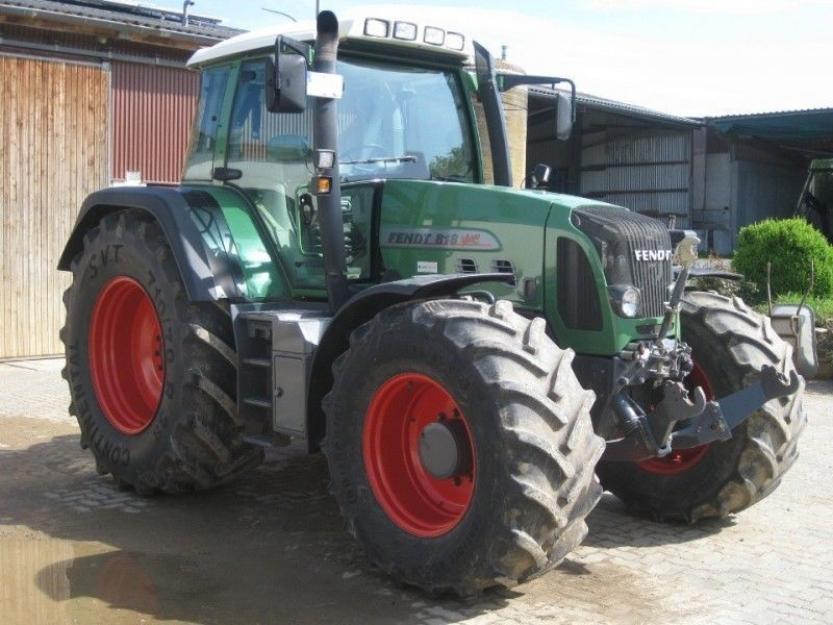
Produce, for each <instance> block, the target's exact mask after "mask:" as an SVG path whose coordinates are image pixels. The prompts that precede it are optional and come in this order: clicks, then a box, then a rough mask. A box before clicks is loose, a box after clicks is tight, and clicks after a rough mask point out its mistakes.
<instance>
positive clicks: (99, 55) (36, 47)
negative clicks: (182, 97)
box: [0, 35, 187, 69]
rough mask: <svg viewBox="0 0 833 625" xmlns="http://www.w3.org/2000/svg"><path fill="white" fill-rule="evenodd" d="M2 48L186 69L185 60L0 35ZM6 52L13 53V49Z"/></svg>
mask: <svg viewBox="0 0 833 625" xmlns="http://www.w3.org/2000/svg"><path fill="white" fill-rule="evenodd" d="M3 48H14V49H17V50H28V51H34V52H42V53H52V54H61V55H66V56H76V57H80V58H83V59H94V60H96V61H99V62H105V61H121V62H124V63H135V64H137V65H153V66H155V67H170V68H174V69H187V68H186V65H185V61H182V62H177V61H171V60H168V59H153V58H150V57H146V56H134V55H132V54H121V53H119V52H111V51H106V50H105V51H102V50H84V49H83V48H71V47H68V46H57V45H49V44H46V43H34V42H31V41H22V40H19V39H8V38H6V37H3V36H2V35H0V54H3V53H4V52H6V50H3ZM8 52H10V53H12V54H13V53H14V50H9V51H8Z"/></svg>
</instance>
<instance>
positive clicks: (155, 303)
mask: <svg viewBox="0 0 833 625" xmlns="http://www.w3.org/2000/svg"><path fill="white" fill-rule="evenodd" d="M72 274H73V281H72V285H71V286H70V288H69V289H68V290H67V291H66V292H65V293H64V304H65V306H66V311H67V319H66V325H65V327H64V328H63V329H62V330H61V340H62V341H63V343H64V346H65V349H66V361H67V366H66V367H65V368H64V370H63V376H64V378H65V379H66V380H67V382H68V383H69V388H70V394H71V396H72V403H71V404H70V412H71V413H72V414H73V415H75V416H76V417H77V419H78V423H79V425H80V427H81V446H82V447H84V448H90V449H91V451H92V452H93V455H94V456H95V459H96V465H97V468H98V471H99V473H102V474H103V473H110V474H112V475H113V477H114V479H115V480H116V483H117V484H119V486H120V487H125V486H127V485H129V486H133V487H134V488H135V489H136V491H137V492H138V493H140V494H142V495H150V494H152V493H153V492H155V491H157V490H159V491H164V492H167V493H178V492H184V491H192V490H198V489H206V488H211V487H213V486H216V485H218V484H221V483H223V482H226V481H228V480H230V479H232V478H234V477H236V476H238V475H240V474H241V473H243V472H244V471H246V470H248V469H251V468H253V467H255V466H257V465H258V464H259V463H260V462H261V460H262V457H263V452H262V451H261V450H260V449H258V448H255V447H253V446H251V445H249V444H246V443H244V442H243V441H242V440H241V437H240V435H241V431H242V427H241V425H242V424H240V423H238V422H237V408H236V401H235V387H236V365H237V362H236V360H237V358H236V354H235V352H234V348H233V347H232V346H233V345H234V339H233V335H232V328H231V318H230V316H229V313H228V311H227V310H226V309H224V308H222V307H221V306H220V305H218V304H198V303H189V302H188V299H187V297H186V296H185V292H184V288H183V285H182V281H181V279H180V276H179V272H178V269H177V266H176V263H175V262H174V258H173V255H172V253H171V250H170V248H169V247H168V244H167V242H166V240H165V236H164V234H163V232H162V230H161V229H160V228H159V226H158V225H157V224H156V222H155V221H153V220H152V219H151V218H150V217H149V216H147V215H146V214H144V213H143V212H142V211H138V210H127V211H120V212H117V213H112V214H109V215H107V216H105V217H104V218H103V219H102V220H101V222H100V223H99V224H98V225H96V226H95V227H93V228H92V229H90V230H89V231H88V232H87V233H86V235H85V237H84V247H83V250H82V251H81V252H80V253H79V254H78V255H77V256H76V257H75V258H74V259H73V261H72ZM119 282H123V283H129V284H132V285H134V286H135V285H138V287H136V288H138V291H139V292H141V291H144V293H145V295H146V296H147V297H148V298H149V305H152V308H153V309H154V311H155V316H156V319H157V320H158V323H159V325H158V328H159V329H160V330H161V341H160V352H161V353H160V354H159V358H160V362H159V368H160V370H164V374H163V379H162V381H161V382H160V385H161V388H160V389H159V392H158V393H157V399H156V400H154V402H153V404H152V405H155V406H156V408H155V410H154V408H153V407H151V408H150V411H151V412H150V413H149V414H147V415H146V418H143V420H142V422H141V424H139V425H138V426H136V427H126V424H127V425H131V424H135V419H134V420H133V421H131V420H130V418H129V417H125V416H124V414H123V412H124V411H122V412H120V411H119V408H118V407H119V405H121V406H127V407H128V411H127V412H129V409H130V408H131V406H130V405H129V404H128V403H125V402H129V400H130V398H132V397H136V396H137V395H136V393H134V392H132V391H131V389H130V388H129V384H128V382H129V379H128V378H125V377H124V376H121V377H119V376H117V377H116V381H115V383H114V384H115V386H117V387H118V386H119V385H121V387H123V388H124V392H123V393H121V394H119V393H118V392H115V393H111V394H110V395H108V394H107V393H106V392H104V391H103V390H102V389H103V388H104V387H103V386H102V383H101V381H100V379H95V380H94V375H93V372H94V371H97V372H99V373H97V375H99V376H101V375H105V377H106V372H107V369H108V365H109V364H111V363H110V362H109V360H111V359H115V362H119V359H122V358H123V357H124V354H125V353H129V352H130V351H133V350H135V349H136V345H137V342H141V340H142V339H141V337H136V336H132V335H131V332H132V330H131V328H132V327H133V326H132V325H131V324H129V323H127V322H123V321H122V320H121V319H119V317H118V315H116V316H115V317H112V318H111V319H109V320H107V323H109V324H111V325H113V327H114V328H115V330H114V331H113V330H111V331H110V336H111V338H110V339H109V343H108V342H107V341H105V343H106V344H107V345H109V350H110V351H109V352H107V351H101V348H96V347H95V340H94V341H93V342H92V343H91V339H90V334H91V332H92V331H93V330H95V333H94V337H95V336H98V335H102V334H103V335H104V336H107V332H102V331H101V330H100V329H96V328H98V325H96V324H97V323H98V322H96V321H95V319H96V318H97V316H96V311H97V310H99V308H100V306H99V304H100V302H101V301H103V298H105V297H107V296H108V295H107V293H108V291H107V287H108V285H110V286H112V285H113V284H114V283H119ZM139 287H140V288H139ZM111 290H112V289H111ZM102 293H104V295H102ZM123 308H124V309H125V310H127V311H129V310H130V309H132V308H134V306H132V305H130V304H128V305H126V306H124V307H123ZM113 332H115V334H113ZM137 367H138V366H137ZM111 368H112V367H111ZM121 368H124V367H123V366H122V367H121ZM101 372H104V373H103V374H102V373H101ZM111 386H112V385H111ZM157 401H158V403H156V402H157ZM120 402H121V404H120Z"/></svg>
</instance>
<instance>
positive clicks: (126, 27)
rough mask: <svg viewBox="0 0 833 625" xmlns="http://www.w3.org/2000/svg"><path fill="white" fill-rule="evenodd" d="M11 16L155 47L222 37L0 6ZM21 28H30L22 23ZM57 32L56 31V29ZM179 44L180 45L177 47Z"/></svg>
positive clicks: (0, 10)
mask: <svg viewBox="0 0 833 625" xmlns="http://www.w3.org/2000/svg"><path fill="white" fill-rule="evenodd" d="M2 15H12V16H15V17H21V18H25V19H38V18H40V19H46V20H50V21H53V22H57V23H60V24H71V25H80V26H84V27H86V28H87V29H88V30H92V28H91V27H96V26H98V27H108V28H112V29H114V30H116V31H118V33H119V35H121V34H122V33H125V32H127V33H132V34H134V35H141V36H144V37H152V38H153V41H152V43H154V44H156V45H163V46H168V47H172V48H182V47H183V46H182V45H181V44H182V43H189V44H193V46H192V47H193V48H198V47H202V46H211V45H214V44H215V43H218V42H220V41H223V40H224V38H223V37H210V36H207V35H197V34H193V33H184V32H181V31H175V30H165V29H162V28H155V27H152V26H141V25H137V24H128V23H125V22H119V21H116V20H107V19H101V18H96V17H85V16H82V15H70V14H67V13H60V12H58V11H50V10H47V9H33V8H28V7H16V6H10V5H7V4H2V5H0V16H2ZM20 25H21V26H30V25H29V24H25V23H22V24H20ZM56 30H57V29H56ZM177 44H180V45H177Z"/></svg>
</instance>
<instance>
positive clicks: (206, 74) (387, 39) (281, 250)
mask: <svg viewBox="0 0 833 625" xmlns="http://www.w3.org/2000/svg"><path fill="white" fill-rule="evenodd" d="M314 38H315V27H314V24H312V23H310V24H308V25H303V24H301V25H295V24H293V25H291V26H290V27H288V28H281V29H271V30H268V31H265V32H263V33H260V34H252V35H243V36H241V37H237V38H235V39H232V40H229V41H227V42H224V43H221V44H219V45H217V46H214V47H212V48H209V49H206V50H201V51H199V52H197V53H196V54H195V55H194V56H193V58H192V59H191V61H190V65H191V66H192V67H194V68H198V69H201V70H202V74H203V86H202V95H201V100H200V107H199V112H198V114H197V119H196V123H195V130H194V136H193V139H192V147H191V150H190V152H189V157H188V160H187V163H186V166H185V170H184V175H183V182H184V183H185V184H189V185H204V184H206V183H209V184H212V185H215V186H233V188H234V189H235V190H237V191H238V192H240V193H242V194H243V195H245V198H246V200H248V202H250V203H251V204H252V205H253V206H254V207H256V209H257V213H258V215H257V219H258V220H260V221H262V227H263V228H265V229H266V230H268V232H269V243H270V244H271V245H267V246H266V248H264V247H263V246H261V245H260V242H257V243H256V244H255V246H254V247H253V248H252V249H249V250H247V249H246V246H245V245H242V246H240V249H239V252H240V254H241V259H242V261H243V263H244V264H245V265H246V266H248V267H249V268H250V271H249V273H250V276H249V279H248V280H247V291H246V292H247V296H248V297H250V298H251V297H262V298H270V297H274V296H279V295H280V294H283V293H286V292H289V293H291V294H295V295H303V296H309V297H313V298H314V297H316V296H321V295H323V289H324V288H325V282H326V281H325V274H326V273H327V271H326V268H325V262H326V256H327V254H326V253H324V249H323V239H324V238H325V237H326V235H325V234H324V233H323V232H322V227H323V229H326V228H327V227H328V224H327V223H324V222H322V215H325V214H326V213H327V211H326V209H323V210H322V206H321V204H322V202H326V201H328V200H330V201H334V202H335V203H336V204H338V206H339V208H340V211H338V212H340V221H341V223H340V224H334V227H335V228H336V229H337V230H338V231H339V236H338V237H336V238H337V241H338V246H341V245H342V242H343V245H344V263H345V267H344V269H343V271H342V270H341V269H340V268H339V269H336V271H337V272H338V273H339V274H341V273H343V274H344V275H345V276H346V279H347V281H348V284H347V285H346V286H342V287H340V291H341V292H342V293H350V292H355V290H356V289H360V288H362V287H363V285H365V286H366V285H368V284H372V283H375V282H379V281H380V280H381V279H382V278H383V276H384V274H385V272H386V270H388V269H392V270H393V271H395V272H396V273H397V275H401V276H406V275H409V274H410V273H417V272H418V271H417V269H418V268H417V266H416V265H414V266H413V267H408V268H400V267H392V265H396V264H397V260H396V259H395V258H393V257H395V256H397V255H401V251H402V248H403V247H406V246H407V243H403V241H412V242H413V241H418V240H417V239H414V238H413V237H414V236H416V237H419V236H420V234H421V235H422V239H423V240H425V238H426V236H427V237H428V238H431V237H433V239H434V242H436V243H438V244H439V247H437V246H430V245H429V246H428V248H429V249H430V250H432V251H428V252H427V256H426V257H425V258H421V259H418V261H417V262H419V261H421V262H422V270H420V271H419V272H421V273H426V272H428V273H434V272H447V271H448V270H449V269H451V270H455V268H457V267H492V266H495V267H497V266H501V267H503V268H511V267H513V266H514V265H515V264H518V261H514V262H513V259H511V258H507V257H506V256H505V255H504V256H503V257H487V258H482V259H481V258H476V257H475V258H472V257H471V255H466V254H455V253H453V252H455V251H458V250H459V251H464V250H465V249H466V248H465V247H464V246H463V247H461V246H460V245H458V244H457V242H458V241H459V242H462V241H467V242H469V243H476V242H477V241H481V240H485V239H489V238H490V234H489V233H483V232H481V231H480V230H479V229H477V228H475V229H454V228H450V227H445V228H443V229H442V230H441V231H438V232H436V233H434V234H432V233H427V232H421V233H420V232H411V230H412V229H414V228H415V227H417V228H418V227H423V226H425V225H426V224H425V223H416V222H417V221H420V217H419V215H418V213H417V212H416V211H414V212H413V214H412V215H411V216H410V217H408V216H405V218H406V223H402V221H401V219H400V216H399V215H397V216H394V211H393V209H392V207H393V206H394V205H396V204H397V202H395V200H394V199H392V198H395V197H396V194H397V190H399V197H400V198H401V197H402V193H406V192H407V193H418V194H422V195H423V196H425V195H426V194H436V193H437V192H438V189H442V185H443V184H445V183H467V184H469V185H472V184H482V183H483V182H484V179H485V175H484V159H483V157H482V154H481V149H480V145H481V138H480V137H479V135H478V124H477V119H476V113H475V107H476V106H482V107H483V110H484V113H485V116H486V118H487V120H488V122H489V123H488V126H487V132H488V134H489V139H490V144H491V145H492V151H493V154H494V156H492V158H491V159H490V161H491V162H492V163H494V174H495V175H494V179H495V182H496V183H497V184H499V185H503V186H510V185H511V175H510V173H509V157H508V153H507V147H506V139H505V135H506V132H505V128H504V126H503V112H502V103H501V100H500V91H501V90H502V89H508V88H512V87H514V86H516V85H518V84H522V83H525V82H547V83H550V84H556V83H558V82H562V81H563V80H564V79H560V78H556V77H535V76H531V77H527V76H523V77H519V76H500V75H498V74H497V73H496V72H495V71H494V68H493V63H492V59H491V57H490V55H489V54H488V52H487V51H486V50H485V49H484V48H482V47H481V46H479V45H478V44H476V43H473V42H470V41H469V40H468V39H467V38H466V37H465V36H464V35H463V34H460V33H457V32H453V31H447V30H445V29H443V28H439V27H436V26H433V25H431V24H423V23H419V22H417V21H409V20H403V19H401V16H400V18H395V16H388V17H386V18H383V17H380V16H378V15H375V14H374V15H372V16H361V17H356V18H353V19H347V20H343V21H342V22H341V24H340V29H339V46H338V58H337V60H335V63H334V66H333V68H332V73H331V74H323V73H321V72H316V71H313V63H314V59H313V57H314V52H313V50H312V48H311V47H310V42H312V40H313V39H314ZM473 59H476V63H475V62H474V61H473ZM333 78H337V80H336V81H335V82H336V83H337V84H336V87H335V89H336V91H335V92H334V93H333V94H331V95H336V96H337V97H335V98H333V100H334V104H336V105H337V113H336V114H335V118H334V126H335V127H336V133H335V136H334V137H333V138H332V139H333V141H332V143H333V145H329V146H321V145H318V146H316V145H314V143H315V139H314V138H315V136H316V132H315V119H314V117H315V116H314V114H313V111H314V109H315V100H316V97H315V96H313V95H308V94H311V93H315V92H316V91H315V90H316V89H319V90H320V89H321V88H324V89H326V88H327V87H326V85H327V83H328V82H329V83H333V80H332V79H333ZM567 82H569V81H567ZM570 84H572V83H570ZM287 85H301V86H302V88H301V90H300V91H297V90H296V91H293V90H292V89H290V88H289V87H287ZM322 85H324V86H323V87H322ZM573 107H574V104H573V102H571V101H569V99H567V98H566V97H565V100H564V102H563V103H562V104H560V110H561V112H562V114H561V116H560V122H559V123H560V124H561V128H560V130H559V132H560V134H561V135H563V136H568V135H569V126H570V125H571V124H572V114H573V112H574V111H573ZM565 112H566V115H565ZM318 138H319V143H320V139H321V133H320V132H319V133H318ZM336 145H337V146H338V149H337V150H336V149H335V146H336ZM316 148H317V151H316ZM322 150H323V152H325V153H327V154H329V153H333V154H334V155H335V158H336V162H334V163H331V165H332V166H331V167H330V168H329V169H330V175H328V176H324V178H326V179H327V180H331V182H328V184H330V185H331V186H330V187H328V189H327V191H326V193H319V192H318V191H319V190H318V189H314V188H312V187H311V182H310V181H311V179H312V178H313V177H314V176H315V175H316V165H317V163H316V159H317V158H318V157H319V155H320V153H321V151H322ZM404 183H412V184H404ZM419 183H429V184H419ZM430 183H433V184H430ZM453 193H454V192H453V191H449V190H446V191H440V194H441V195H443V196H444V197H448V198H450V196H451V194H453ZM413 199H414V200H415V201H419V199H418V198H416V197H415V198H413ZM449 202H450V199H449ZM383 203H384V204H385V210H382V204H383ZM398 204H399V205H401V204H402V202H399V203H398ZM542 214H543V213H542ZM330 217H331V218H332V216H330ZM335 217H336V220H338V219H337V217H338V216H335ZM456 217H457V220H458V221H459V220H461V219H463V218H464V215H461V214H459V213H458V214H457V215H456ZM426 219H431V220H433V219H434V216H430V217H429V216H425V215H423V218H422V220H421V221H422V222H425V221H426ZM380 221H381V222H386V221H390V222H391V223H390V224H384V223H383V224H382V228H381V230H382V232H383V233H389V234H392V236H393V239H391V240H390V243H391V245H389V246H385V247H388V248H393V247H399V248H400V249H399V251H393V250H392V251H391V252H390V258H386V256H387V254H386V252H387V251H388V250H382V253H381V254H374V252H373V250H374V245H373V244H374V242H375V240H376V239H377V237H379V236H380V233H379V232H378V230H376V229H375V228H374V226H375V225H378V223H379V222H380ZM443 221H445V222H447V223H448V226H451V223H450V222H451V221H453V219H452V218H451V216H450V215H447V216H446V217H445V218H444V219H443ZM232 227H233V226H232ZM397 228H398V229H397ZM403 229H404V230H403ZM458 230H459V231H458ZM342 231H343V237H342V236H340V233H341V232H342ZM403 232H404V234H405V238H403V237H402V236H401V235H402V234H403ZM409 237H410V238H409ZM236 238H239V237H236ZM491 238H493V237H491ZM444 242H445V243H444ZM382 244H383V245H385V243H384V241H383V242H382ZM542 244H543V239H542V240H541V245H542ZM414 247H418V245H412V246H411V248H412V249H413V248H414ZM270 248H271V249H270ZM434 249H445V253H444V254H443V258H442V259H441V260H440V259H435V258H434V257H435V256H436V252H434V251H433V250H434ZM469 249H470V250H472V249H473V250H474V251H477V247H476V246H474V247H472V246H471V245H470V246H469ZM485 250H486V251H488V246H486V248H485ZM449 251H450V252H452V254H448V252H449ZM264 252H266V253H269V254H270V261H271V262H270V263H268V264H264V263H262V262H261V259H262V257H263V253H264ZM330 255H331V256H339V255H340V252H338V251H336V250H331V251H330ZM442 261H445V262H442ZM408 262H409V263H411V262H412V261H411V259H408ZM273 267H280V268H281V271H282V276H276V275H274V271H273V270H272V268H273ZM431 268H433V269H431ZM506 294H507V291H506V289H502V290H501V295H506ZM516 300H517V301H519V302H520V301H521V298H520V296H518V297H516Z"/></svg>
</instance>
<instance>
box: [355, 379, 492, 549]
mask: <svg viewBox="0 0 833 625" xmlns="http://www.w3.org/2000/svg"><path fill="white" fill-rule="evenodd" d="M362 453H363V457H364V465H365V472H366V475H367V480H368V483H369V484H370V487H371V490H372V491H373V494H374V496H375V497H376V501H377V502H378V503H379V506H380V507H381V508H382V510H384V512H385V514H386V515H387V516H388V518H389V519H390V520H391V521H392V522H393V523H394V524H395V525H396V526H397V527H399V528H400V529H402V530H404V531H406V532H408V533H409V534H412V535H414V536H419V537H422V538H431V537H436V536H441V535H443V534H446V533H448V532H450V531H451V530H452V529H453V528H454V527H455V526H456V525H457V524H458V523H460V521H461V520H462V519H463V517H464V516H465V514H466V512H467V510H468V508H469V505H470V504H471V501H472V498H473V496H474V487H475V481H476V474H477V466H476V462H475V453H474V438H473V436H472V432H471V428H470V427H469V424H468V421H467V419H466V417H465V415H464V414H463V413H462V411H461V410H460V408H459V407H458V406H457V403H456V402H455V400H454V398H453V397H452V396H451V394H450V393H449V392H448V391H447V390H446V389H445V387H443V386H442V385H441V384H440V383H439V382H437V381H436V380H434V379H432V378H430V377H428V376H426V375H423V374H418V373H404V374H399V375H396V376H393V377H392V378H390V379H388V380H387V381H385V382H384V383H383V384H382V385H381V386H379V388H378V389H377V390H376V392H375V393H374V394H373V397H372V398H371V400H370V405H369V406H368V409H367V413H366V415H365V421H364V429H363V434H362Z"/></svg>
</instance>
